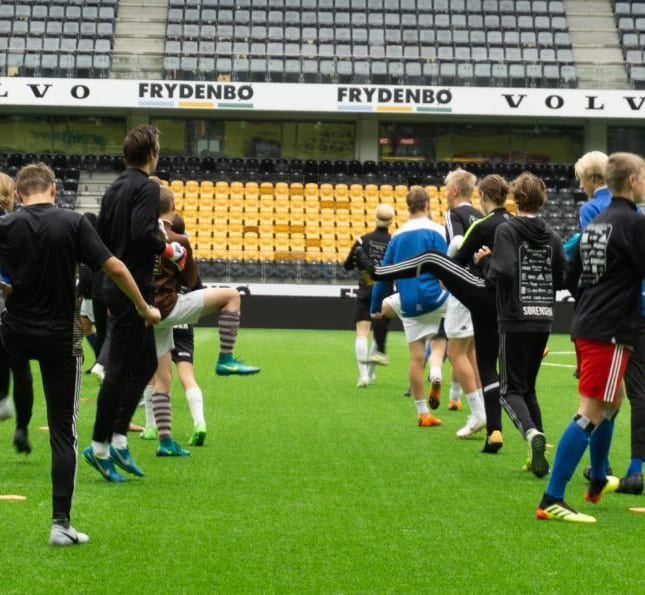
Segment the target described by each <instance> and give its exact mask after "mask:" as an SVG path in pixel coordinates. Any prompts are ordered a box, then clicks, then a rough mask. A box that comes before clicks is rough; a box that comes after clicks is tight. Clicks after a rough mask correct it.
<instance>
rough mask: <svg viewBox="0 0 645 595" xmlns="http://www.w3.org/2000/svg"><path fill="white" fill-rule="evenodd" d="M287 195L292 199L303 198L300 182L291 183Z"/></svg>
mask: <svg viewBox="0 0 645 595" xmlns="http://www.w3.org/2000/svg"><path fill="white" fill-rule="evenodd" d="M289 194H290V195H291V197H292V198H293V197H294V196H304V194H305V187H304V186H303V185H302V184H301V183H300V182H292V183H291V184H290V185H289Z"/></svg>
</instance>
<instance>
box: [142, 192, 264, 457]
mask: <svg viewBox="0 0 645 595" xmlns="http://www.w3.org/2000/svg"><path fill="white" fill-rule="evenodd" d="M174 214H175V205H174V195H173V193H172V190H170V188H168V187H165V186H162V187H161V188H160V202H159V217H160V221H161V223H162V225H163V229H164V232H165V233H166V234H167V237H168V240H169V241H171V242H173V243H178V244H180V245H181V246H182V248H183V249H184V250H185V253H186V261H185V265H183V266H181V267H177V265H176V263H175V262H174V261H172V260H170V259H168V258H165V257H163V256H160V257H158V258H157V262H156V265H155V275H154V279H155V305H156V306H157V307H158V308H159V310H160V312H161V322H160V323H159V324H158V325H157V326H156V327H155V344H156V351H157V357H158V360H159V363H158V367H157V372H156V374H155V389H154V394H153V395H152V408H153V412H154V416H155V422H156V426H157V431H158V435H159V446H158V448H157V456H186V455H189V454H190V452H189V451H187V450H185V449H183V448H181V446H179V444H178V443H177V442H176V441H175V440H174V439H173V438H172V435H171V429H172V416H171V405H170V387H171V385H172V360H171V355H170V353H171V351H172V349H173V347H174V344H173V327H174V326H176V325H178V324H194V323H196V322H198V321H199V319H200V318H203V317H204V316H207V315H208V314H213V313H218V321H217V325H218V330H219V339H220V351H219V355H218V358H217V363H216V365H215V373H216V374H217V375H218V376H231V375H242V376H248V375H250V374H257V373H258V372H259V371H260V368H258V367H256V366H251V365H248V364H246V363H244V362H243V361H242V360H240V359H237V358H236V357H235V356H234V355H233V347H234V346H235V341H236V338H237V332H238V329H239V326H240V307H241V300H240V293H239V291H238V290H237V289H234V288H232V287H227V288H213V287H210V288H205V289H198V290H195V291H190V292H188V293H184V294H182V293H180V288H181V287H182V286H186V287H188V288H194V287H196V285H197V283H198V282H199V276H198V274H197V266H196V265H195V261H194V260H193V255H192V249H191V246H190V241H189V240H188V238H187V237H186V236H185V235H182V234H178V233H175V232H174V231H173V230H172V220H173V216H174ZM205 437H206V426H205V423H204V429H203V438H205Z"/></svg>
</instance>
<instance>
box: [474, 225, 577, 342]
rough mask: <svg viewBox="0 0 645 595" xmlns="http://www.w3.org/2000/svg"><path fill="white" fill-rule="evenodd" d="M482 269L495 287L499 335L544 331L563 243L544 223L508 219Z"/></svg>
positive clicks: (560, 281) (557, 285) (563, 263)
mask: <svg viewBox="0 0 645 595" xmlns="http://www.w3.org/2000/svg"><path fill="white" fill-rule="evenodd" d="M485 266H486V265H485ZM487 267H488V268H487V271H486V276H487V278H488V280H489V281H491V282H493V283H495V285H496V286H497V301H496V304H497V322H498V328H499V331H500V332H549V331H550V330H551V323H552V321H553V304H554V301H555V291H556V290H557V289H561V288H563V287H564V286H565V280H566V273H567V259H566V256H565V253H564V248H563V247H562V240H561V239H560V237H559V236H558V235H557V234H556V233H555V232H554V231H553V230H552V229H551V228H550V227H549V226H548V225H547V224H546V223H545V222H544V220H543V219H540V218H538V217H513V218H512V219H510V220H509V221H507V222H506V223H503V224H502V225H500V226H499V227H498V228H497V231H496V233H495V243H494V249H493V254H492V256H491V258H490V260H489V262H488V263H487Z"/></svg>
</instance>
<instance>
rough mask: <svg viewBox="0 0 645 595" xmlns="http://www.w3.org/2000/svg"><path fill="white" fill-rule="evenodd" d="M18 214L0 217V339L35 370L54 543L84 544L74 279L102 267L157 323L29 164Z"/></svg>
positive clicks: (48, 180)
mask: <svg viewBox="0 0 645 595" xmlns="http://www.w3.org/2000/svg"><path fill="white" fill-rule="evenodd" d="M16 193H17V196H18V200H19V201H20V202H21V203H22V204H23V207H24V208H23V209H21V210H20V211H17V212H15V213H11V214H10V215H8V216H6V217H3V218H1V219H0V262H1V263H2V270H3V272H4V273H5V274H6V275H7V276H8V277H9V279H10V280H11V285H10V286H9V290H8V291H7V293H8V297H7V300H6V310H5V312H4V313H3V315H2V326H1V327H0V334H1V338H2V342H3V343H4V345H5V347H6V349H7V350H8V352H9V353H10V354H11V355H12V356H14V357H17V358H21V359H36V360H38V363H39V365H40V372H41V375H42V380H43V387H44V391H45V399H46V401H47V420H48V424H49V432H50V434H49V435H50V445H51V448H52V484H53V494H52V500H53V525H52V529H51V532H50V536H49V543H50V544H52V545H72V544H79V543H87V542H88V541H89V537H88V536H87V535H85V534H84V533H80V532H78V531H76V529H74V527H72V526H71V525H70V512H71V507H72V498H73V495H74V480H75V475H76V454H77V453H76V445H77V435H76V416H77V414H78V397H79V389H80V385H81V372H82V369H81V365H82V358H83V354H82V348H81V342H82V339H83V335H82V332H81V328H80V324H79V322H78V311H77V310H78V308H77V306H78V301H77V297H76V288H75V283H76V273H77V268H78V264H79V263H80V262H84V263H86V264H87V265H89V266H91V267H93V268H96V267H100V266H102V267H103V268H104V270H105V272H106V273H107V275H108V276H109V277H110V278H111V280H112V282H113V283H114V285H115V288H118V291H120V292H123V293H124V294H125V295H124V299H127V300H129V301H130V303H132V304H133V310H135V311H138V312H140V314H139V315H140V316H141V317H142V324H143V323H144V321H145V322H146V323H152V324H154V323H156V322H158V321H159V318H160V315H159V311H158V310H157V309H156V308H154V307H149V306H148V304H147V303H146V301H145V300H144V298H143V296H142V295H141V292H140V291H139V289H138V288H137V285H136V283H135V281H134V279H133V278H132V276H131V275H130V273H129V271H128V269H127V267H126V266H125V265H124V264H123V262H121V261H120V260H119V259H118V258H115V257H114V256H113V255H112V254H111V253H110V251H109V250H108V249H107V248H106V247H105V245H104V244H103V242H102V241H101V239H100V238H99V237H98V235H97V233H96V231H95V230H94V228H93V227H92V224H91V223H90V222H89V221H88V220H87V218H85V217H84V216H81V215H80V214H78V213H74V212H71V211H68V210H65V209H58V208H56V207H55V206H54V198H55V196H56V186H55V184H54V173H53V172H52V171H51V169H49V167H47V166H46V165H44V164H37V165H28V166H26V167H24V168H22V169H21V170H20V171H19V172H18V175H17V177H16Z"/></svg>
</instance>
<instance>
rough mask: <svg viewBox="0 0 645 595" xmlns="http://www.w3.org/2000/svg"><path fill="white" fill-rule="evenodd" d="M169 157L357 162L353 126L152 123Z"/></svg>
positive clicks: (154, 120)
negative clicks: (194, 156)
mask: <svg viewBox="0 0 645 595" xmlns="http://www.w3.org/2000/svg"><path fill="white" fill-rule="evenodd" d="M151 123H152V124H154V125H155V126H157V128H159V130H160V131H161V146H162V151H163V152H164V153H165V154H170V155H197V156H199V157H251V158H255V159H275V158H286V159H293V158H297V159H354V154H355V143H356V125H355V124H354V123H353V122H279V121H260V120H179V119H174V118H152V119H151Z"/></svg>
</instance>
